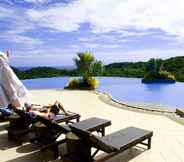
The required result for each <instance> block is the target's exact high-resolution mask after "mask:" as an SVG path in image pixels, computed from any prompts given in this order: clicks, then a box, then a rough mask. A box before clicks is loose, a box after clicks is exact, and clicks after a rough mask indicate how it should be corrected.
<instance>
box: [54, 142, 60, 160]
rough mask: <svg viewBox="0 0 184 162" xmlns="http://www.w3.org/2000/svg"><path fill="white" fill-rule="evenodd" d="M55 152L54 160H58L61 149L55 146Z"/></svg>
mask: <svg viewBox="0 0 184 162" xmlns="http://www.w3.org/2000/svg"><path fill="white" fill-rule="evenodd" d="M53 152H54V159H57V158H58V157H59V148H58V146H57V145H56V146H53Z"/></svg>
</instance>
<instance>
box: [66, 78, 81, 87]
mask: <svg viewBox="0 0 184 162" xmlns="http://www.w3.org/2000/svg"><path fill="white" fill-rule="evenodd" d="M78 87H79V80H78V79H72V80H70V82H69V84H68V88H70V89H77V88H78Z"/></svg>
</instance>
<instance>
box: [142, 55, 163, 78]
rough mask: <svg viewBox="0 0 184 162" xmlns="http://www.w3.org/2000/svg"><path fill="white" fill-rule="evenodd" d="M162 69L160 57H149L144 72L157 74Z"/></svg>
mask: <svg viewBox="0 0 184 162" xmlns="http://www.w3.org/2000/svg"><path fill="white" fill-rule="evenodd" d="M162 70H163V61H162V60H161V59H153V58H152V59H150V60H149V61H148V64H147V66H146V72H147V73H152V74H154V75H155V76H157V75H158V74H159V73H160V71H162Z"/></svg>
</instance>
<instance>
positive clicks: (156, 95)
mask: <svg viewBox="0 0 184 162" xmlns="http://www.w3.org/2000/svg"><path fill="white" fill-rule="evenodd" d="M69 79H70V78H69V77H57V78H42V79H29V80H23V83H24V84H25V85H26V87H27V88H28V89H51V88H63V87H64V86H66V85H67V83H68V81H69ZM98 79H99V81H100V86H99V88H98V90H100V91H102V92H107V93H109V94H111V96H113V98H115V99H116V100H119V101H122V102H126V103H131V104H140V105H154V106H155V107H159V106H161V107H167V108H169V109H170V110H174V109H175V108H176V107H177V108H182V107H184V97H183V96H184V94H183V93H184V83H180V82H176V83H175V84H165V83H161V84H159V83H156V84H142V83H141V79H137V78H136V79H135V78H119V77H98Z"/></svg>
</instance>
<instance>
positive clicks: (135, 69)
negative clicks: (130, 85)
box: [104, 56, 184, 82]
mask: <svg viewBox="0 0 184 162" xmlns="http://www.w3.org/2000/svg"><path fill="white" fill-rule="evenodd" d="M147 64H148V62H136V63H131V62H122V63H112V64H109V65H106V66H105V68H106V70H105V73H104V75H105V76H123V77H140V78H143V77H144V74H145V72H146V66H147ZM163 66H164V69H165V70H166V71H168V72H170V73H172V74H173V75H174V76H175V78H176V80H177V81H181V82H184V56H181V57H173V58H169V59H166V60H163Z"/></svg>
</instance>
